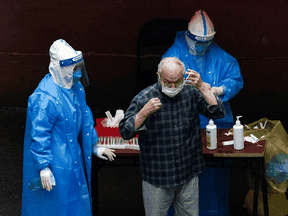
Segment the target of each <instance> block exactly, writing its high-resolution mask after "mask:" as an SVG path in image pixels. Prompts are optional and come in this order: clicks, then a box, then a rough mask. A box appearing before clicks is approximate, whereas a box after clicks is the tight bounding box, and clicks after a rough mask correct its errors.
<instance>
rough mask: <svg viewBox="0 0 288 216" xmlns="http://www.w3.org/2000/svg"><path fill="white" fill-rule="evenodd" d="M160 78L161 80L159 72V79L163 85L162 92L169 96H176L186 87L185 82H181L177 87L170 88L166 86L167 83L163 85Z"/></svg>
mask: <svg viewBox="0 0 288 216" xmlns="http://www.w3.org/2000/svg"><path fill="white" fill-rule="evenodd" d="M160 80H161V78H160V76H159V74H158V81H159V82H160V84H161V86H162V92H163V93H164V94H166V95H167V96H168V97H171V98H172V97H175V96H176V95H177V94H179V92H180V91H181V90H182V89H183V88H184V83H183V82H182V83H181V84H179V85H178V86H177V87H176V88H169V87H168V86H165V84H164V85H163V84H162V82H161V81H160Z"/></svg>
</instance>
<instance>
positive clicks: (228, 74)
mask: <svg viewBox="0 0 288 216" xmlns="http://www.w3.org/2000/svg"><path fill="white" fill-rule="evenodd" d="M215 34H216V32H215V30H214V25H213V23H212V21H211V19H210V18H209V16H208V15H207V13H205V11H203V10H198V11H196V12H195V14H194V16H193V17H192V18H191V21H190V22H189V24H188V29H187V31H180V32H177V34H176V38H175V42H174V44H173V45H172V46H171V47H170V48H169V49H168V51H167V52H166V53H165V54H164V55H163V58H165V57H177V58H179V59H180V60H181V61H183V62H184V64H185V67H186V69H192V70H195V71H197V72H198V73H199V74H200V75H201V78H202V79H203V81H204V82H206V83H209V84H210V85H211V87H212V88H211V90H212V92H213V93H214V94H216V95H218V97H219V98H220V99H221V100H222V101H223V105H224V107H225V112H226V115H225V117H224V118H221V119H217V120H215V121H214V123H215V124H216V125H217V128H231V127H233V124H234V123H233V114H232V110H231V107H230V105H229V100H230V99H231V98H233V97H234V96H235V95H236V94H237V93H238V92H239V91H240V90H241V88H242V87H243V78H242V75H241V72H240V68H239V64H238V62H237V60H236V59H235V58H233V57H232V56H231V55H230V54H229V53H227V52H226V51H224V50H223V49H221V48H220V47H219V46H218V45H217V44H216V43H215V42H214V37H215ZM208 121H209V119H208V118H206V117H205V116H203V115H201V114H200V126H201V128H205V127H206V125H207V124H208ZM230 163H231V162H230ZM230 172H231V170H230V169H224V168H212V167H209V168H207V169H206V170H205V171H204V172H203V173H201V175H199V185H200V203H199V205H200V213H201V215H203V216H205V215H207V216H208V215H209V216H210V215H217V216H220V215H221V216H227V215H229V199H228V196H229V183H230Z"/></svg>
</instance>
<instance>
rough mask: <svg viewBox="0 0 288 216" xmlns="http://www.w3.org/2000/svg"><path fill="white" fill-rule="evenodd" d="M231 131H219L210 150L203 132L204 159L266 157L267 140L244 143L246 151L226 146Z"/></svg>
mask: <svg viewBox="0 0 288 216" xmlns="http://www.w3.org/2000/svg"><path fill="white" fill-rule="evenodd" d="M228 130H229V129H218V130H217V148H216V149H215V150H209V149H207V147H206V130H205V129H202V130H201V138H202V150H203V156H204V157H264V150H265V140H260V141H258V142H257V143H254V144H253V143H250V142H246V141H245V142H244V149H242V150H235V149H234V147H233V145H228V146H224V145H223V144H222V142H223V141H228V140H233V135H230V136H226V135H224V133H225V132H227V131H228ZM115 154H116V155H118V156H138V155H139V151H138V150H132V149H115Z"/></svg>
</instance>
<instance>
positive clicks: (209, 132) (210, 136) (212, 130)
mask: <svg viewBox="0 0 288 216" xmlns="http://www.w3.org/2000/svg"><path fill="white" fill-rule="evenodd" d="M206 139H207V149H209V150H214V149H216V148H217V126H216V125H215V124H214V122H213V120H212V119H210V121H209V124H208V125H207V126H206Z"/></svg>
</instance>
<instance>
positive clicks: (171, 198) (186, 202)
mask: <svg viewBox="0 0 288 216" xmlns="http://www.w3.org/2000/svg"><path fill="white" fill-rule="evenodd" d="M198 185H199V179H198V176H196V177H194V178H193V179H191V180H190V181H189V182H186V183H184V184H183V185H181V186H179V187H176V188H169V189H163V188H159V187H154V186H153V185H151V184H149V183H148V182H146V181H142V194H143V202H144V208H145V215H146V216H167V213H168V209H169V207H170V205H171V203H173V207H174V209H175V216H190V215H191V216H198V215H199V186H198Z"/></svg>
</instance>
